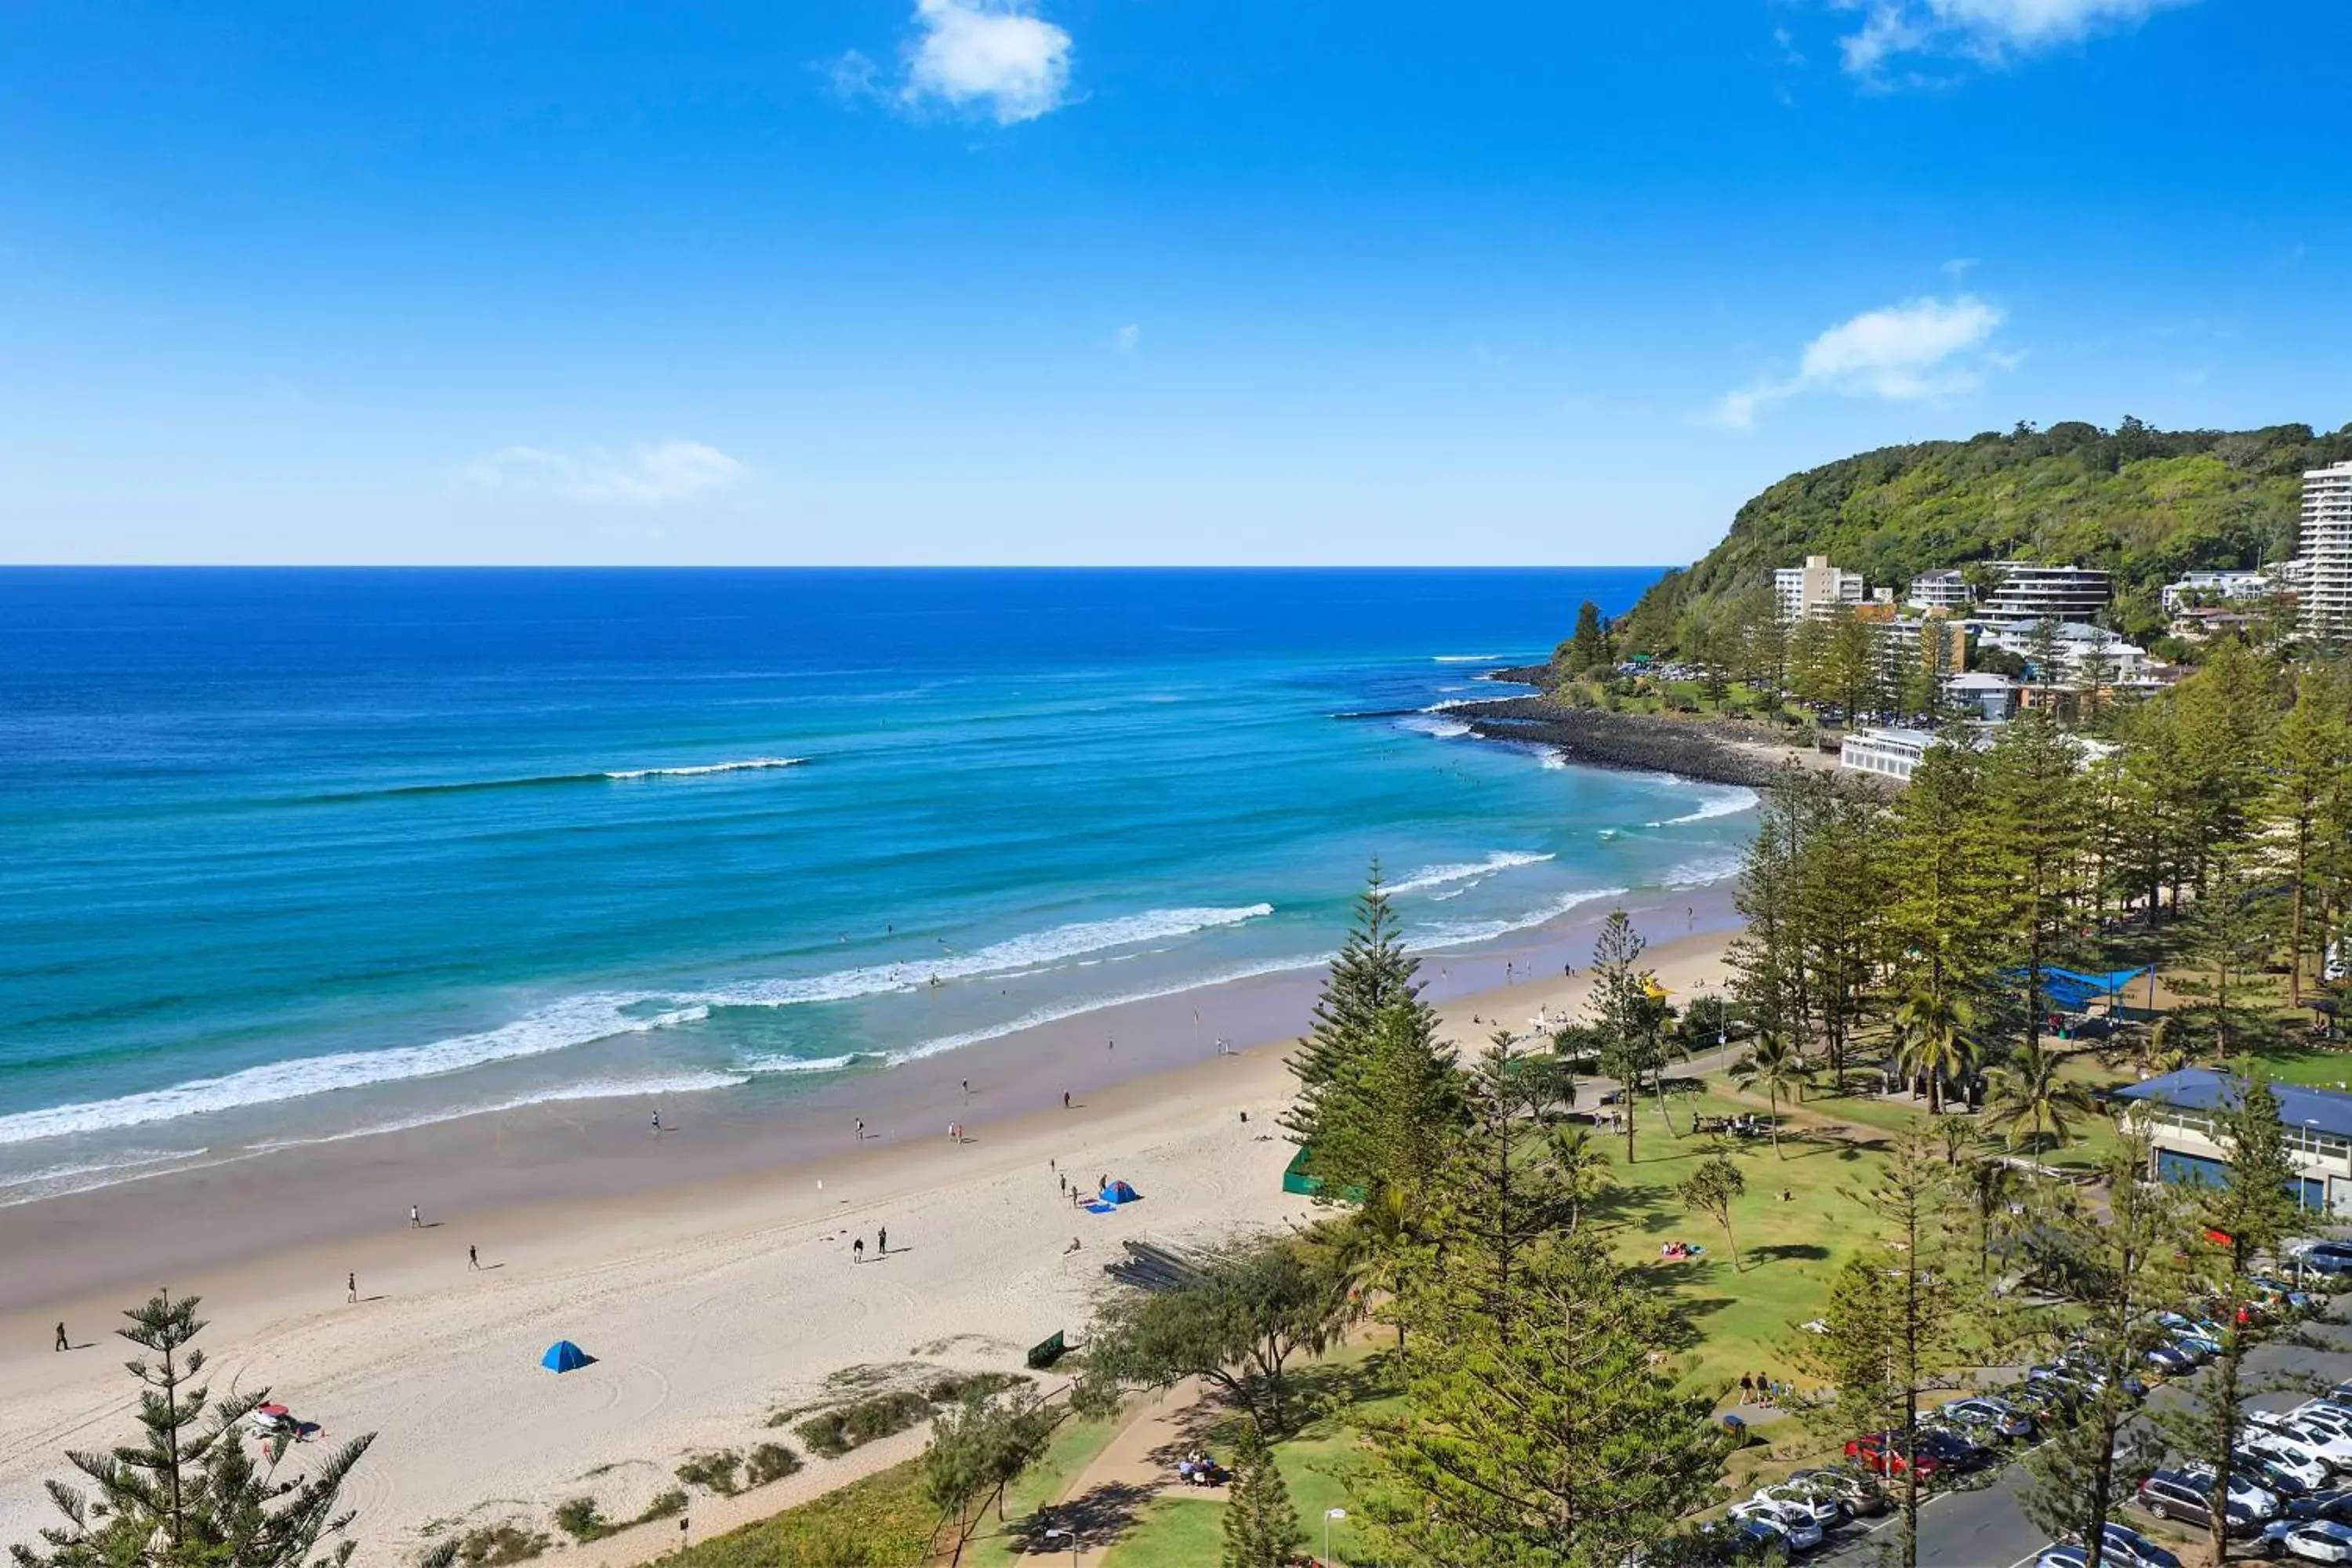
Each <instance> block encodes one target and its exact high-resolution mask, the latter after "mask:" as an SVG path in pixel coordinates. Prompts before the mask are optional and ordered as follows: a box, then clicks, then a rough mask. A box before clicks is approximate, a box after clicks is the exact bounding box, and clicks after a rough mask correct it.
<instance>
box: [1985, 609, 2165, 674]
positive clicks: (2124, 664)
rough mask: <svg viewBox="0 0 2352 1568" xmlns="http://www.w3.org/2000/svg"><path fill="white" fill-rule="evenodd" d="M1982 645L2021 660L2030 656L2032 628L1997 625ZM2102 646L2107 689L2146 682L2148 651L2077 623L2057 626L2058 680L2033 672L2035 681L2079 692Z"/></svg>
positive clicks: (1989, 629)
mask: <svg viewBox="0 0 2352 1568" xmlns="http://www.w3.org/2000/svg"><path fill="white" fill-rule="evenodd" d="M1983 642H1984V646H1986V647H1997V648H2004V649H2006V650H2008V651H2009V652H2011V653H2013V654H2016V655H2017V656H2018V657H2019V658H2027V659H2030V658H2032V657H2033V642H2034V627H2033V626H1987V627H1985V628H1984V636H1983ZM2101 647H2104V648H2105V656H2106V662H2107V668H2108V669H2109V670H2110V671H2111V672H2112V673H2110V674H2109V675H2108V676H2107V679H2106V680H2105V684H2106V685H2107V686H2109V687H2116V686H2141V685H2145V684H2147V680H2148V673H2147V649H2146V648H2144V647H2138V646H2137V645H2136V644H2133V643H2127V642H2126V641H2124V639H2123V638H2121V637H2117V636H2116V634H2115V633H2113V632H2111V631H2109V630H2107V629H2106V627H2105V626H2084V624H2083V623H2081V622H2080V621H2061V622H2060V623H2059V624H2058V660H2059V665H2060V668H2059V669H2058V671H2057V679H2055V680H2054V681H2053V680H2050V679H2049V677H2048V676H2047V675H2045V674H2044V672H2042V671H2041V670H2038V669H2037V670H2035V671H2034V672H2033V674H2034V678H2035V679H2037V680H2042V681H2046V682H2048V683H2049V684H2052V685H2058V686H2064V687H2068V688H2071V689H2077V690H2079V689H2081V688H2082V687H2084V685H2086V684H2088V682H2087V681H2086V679H2084V673H2083V672H2084V666H2085V665H2086V664H2089V663H2092V662H2095V660H2096V658H2098V650H2099V649H2100V648H2101Z"/></svg>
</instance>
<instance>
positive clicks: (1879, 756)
mask: <svg viewBox="0 0 2352 1568" xmlns="http://www.w3.org/2000/svg"><path fill="white" fill-rule="evenodd" d="M1935 743H1936V737H1935V736H1933V735H1931V734H1929V733H1928V732H1927V731H1925V730H1897V729H1892V728H1888V729H1874V730H1856V731H1853V732H1851V733H1850V734H1848V735H1847V736H1846V738H1845V743H1844V744H1843V745H1842V746H1841V747H1839V749H1838V766H1840V767H1842V768H1852V769H1853V771H1854V772H1856V773H1875V774H1877V775H1878V776H1879V777H1880V778H1883V779H1893V780H1894V781H1895V783H1897V784H1909V783H1910V782H1911V775H1912V773H1915V772H1916V771H1917V769H1918V766H1919V759H1920V758H1921V757H1924V756H1926V755H1927V748H1928V747H1930V746H1932V745H1934V744H1935Z"/></svg>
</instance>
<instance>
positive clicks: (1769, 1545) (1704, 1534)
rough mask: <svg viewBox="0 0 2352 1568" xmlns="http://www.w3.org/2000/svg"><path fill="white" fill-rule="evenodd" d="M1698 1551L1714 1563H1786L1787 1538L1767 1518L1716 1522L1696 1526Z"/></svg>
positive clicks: (1785, 1533)
mask: <svg viewBox="0 0 2352 1568" xmlns="http://www.w3.org/2000/svg"><path fill="white" fill-rule="evenodd" d="M1696 1542H1697V1545H1698V1549H1699V1551H1700V1552H1701V1553H1703V1554H1704V1556H1705V1557H1706V1559H1708V1560H1711V1561H1714V1562H1717V1563H1786V1562H1788V1561H1789V1536H1788V1532H1787V1531H1783V1530H1782V1529H1781V1528H1780V1526H1779V1525H1777V1524H1774V1523H1773V1522H1772V1521H1770V1520H1769V1519H1718V1520H1713V1521H1709V1522H1707V1523H1706V1524H1702V1525H1700V1526H1699V1527H1698V1531H1697V1535H1696Z"/></svg>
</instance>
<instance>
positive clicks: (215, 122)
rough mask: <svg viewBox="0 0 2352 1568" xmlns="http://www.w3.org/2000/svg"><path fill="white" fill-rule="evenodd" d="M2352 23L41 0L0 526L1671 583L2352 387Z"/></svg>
mask: <svg viewBox="0 0 2352 1568" xmlns="http://www.w3.org/2000/svg"><path fill="white" fill-rule="evenodd" d="M2347 56H2352V5H2342V4H2337V3H2336V0H2170V3H2165V0H1675V3H1672V4H1653V5H1599V4H1593V3H1590V0H1553V3H1551V4H1549V5H1473V6H1446V7H1437V6H1431V5H1425V4H1424V5H1399V4H1384V3H1358V4H1354V5H1337V4H1330V3H1328V0H1279V3H1269V0H1026V3H1018V4H1016V3H1013V0H821V3H820V0H802V3H799V4H793V3H791V0H781V3H780V0H767V3H764V4H742V3H738V0H667V3H665V4H662V5H614V4H598V3H595V0H572V3H568V4H564V5H545V4H537V3H534V0H499V3H498V4H492V5H485V4H481V3H480V0H469V3H467V4H463V5H458V4H445V3H441V0H411V3H408V4H404V5H397V6H391V5H317V4H315V3H313V0H306V3H303V4H293V3H284V4H278V3H274V0H273V3H268V4H261V3H248V4H245V5H238V6H235V7H219V6H215V7H205V6H190V5H176V4H175V5H166V4H152V5H141V4H131V3H119V4H113V5H103V6H84V5H65V4H52V3H48V0H27V3H26V4H20V5H9V6H5V7H0V482H5V489H0V559H5V560H11V561H19V562H26V561H31V562H42V561H97V562H133V561H205V562H215V561H216V562H332V563H340V562H449V563H474V562H549V563H572V562H614V563H633V562H648V563H734V562H745V563H836V562H873V563H919V562H945V563H967V562H969V563H993V562H1008V563H1010V562H1019V563H1035V562H1043V563H1097V562H1103V563H1157V562H1172V563H1203V562H1239V563H1257V562H1265V563H1394V562H1443V563H1522V562H1524V563H1657V562H1669V561H1679V560H1687V559H1689V558H1691V557H1693V556H1695V555H1696V554H1697V553H1699V552H1702V551H1704V550H1705V549H1706V547H1707V546H1708V545H1709V544H1710V543H1711V542H1713V541H1714V540H1715V539H1716V538H1717V536H1718V535H1719V534H1720V532H1721V531H1722V530H1723V528H1724V526H1725V525H1726V524H1727V522H1728V521H1729V518H1730V515H1731V512H1732V511H1733V510H1734V509H1735V508H1736V507H1737V506H1738V503H1739V502H1740V501H1741V500H1743V499H1745V498H1746V497H1747V496H1748V495H1749V494H1751V493H1753V492H1754V491H1755V490H1756V489H1759V488H1760V487H1761V486H1763V485H1764V484H1767V483H1769V482H1770V481H1771V480H1772V479H1776V478H1778V477H1780V475H1781V474H1783V473H1786V472H1788V471H1790V470H1791V469H1794V468H1802V467H1804V466H1807V465H1809V464H1811V463H1815V462H1820V461H1822V460H1826V459H1828V458H1834V457H1838V456H1842V455H1843V454H1845V453H1847V452H1850V451H1853V450H1856V449H1859V448H1863V447H1872V446H1876V445H1881V444H1885V443H1888V442H1893V441H1900V440H1908V439H1915V438H1920V437H1945V436H1966V435H1968V434H1969V433H1971V432H1974V431H1977V430H1980V429H1986V428H1993V427H2006V426H2009V425H2011V424H2012V423H2014V422H2015V421H2017V420H2019V419H2031V420H2034V421H2037V422H2042V423H2047V422H2051V421H2054V420H2058V419H2065V418H2088V419H2094V420H2096V421H2098V422H2100V423H2103V424H2112V423H2113V422H2114V421H2115V420H2116V418H2117V417H2119V416H2122V415H2125V414H2126V413H2129V414H2137V415H2138V416H2141V417H2142V418H2146V419H2148V420H2150V421H2152V422H2155V423H2158V424H2161V425H2166V426H2189V425H2214V426H2250V425H2258V424H2268V423H2276V422H2281V421H2288V420H2300V421H2304V422H2307V423H2311V424H2314V425H2317V426H2323V427H2332V426H2337V425H2341V424H2343V423H2345V422H2346V421H2347V420H2352V202H2347V199H2346V197H2345V195H2344V191H2343V179H2344V160H2345V156H2346V149H2347V146H2352V105H2347V100H2346V98H2345V96H2344V93H2343V91H2342V87H2341V72H2342V69H2343V61H2344V60H2345V59H2346V58H2347Z"/></svg>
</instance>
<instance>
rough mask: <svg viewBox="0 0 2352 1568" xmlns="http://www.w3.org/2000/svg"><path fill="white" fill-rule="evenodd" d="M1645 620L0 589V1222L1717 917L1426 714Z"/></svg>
mask: <svg viewBox="0 0 2352 1568" xmlns="http://www.w3.org/2000/svg"><path fill="white" fill-rule="evenodd" d="M1653 576H1654V573H1650V572H1647V571H1579V570H1542V571H1538V570H1527V571H1460V572H1443V571H1426V570H1411V571H1407V570H1398V571H1353V572H1314V571H1300V572H1254V571H1212V572H1163V571H1133V572H1110V571H1053V572H1047V571H1000V572H951V571H939V572H882V571H874V572H858V571H847V572H814V571H810V572H802V571H777V572H745V571H707V572H706V571H679V572H635V571H612V572H520V571H518V572H402V571H377V572H340V571H268V572H258V571H256V572H246V571H164V570H156V571H24V570H9V571H0V1203H5V1202H7V1201H11V1200H21V1199H22V1198H25V1197H29V1196H33V1195H37V1194H45V1193H49V1192H55V1191H59V1190H66V1189H69V1188H71V1187H74V1186H78V1185H84V1184H89V1183H90V1182H92V1181H98V1180H104V1179H110V1177H112V1176H113V1175H116V1174H120V1173H123V1172H126V1171H131V1170H138V1169H154V1168H163V1167H168V1166H170V1165H173V1164H177V1163H188V1162H190V1161H194V1160H198V1159H203V1158H210V1157H219V1156H220V1155H221V1154H222V1153H223V1152H233V1151H237V1150H247V1149H251V1148H256V1147H266V1146H268V1145H270V1144H272V1143H280V1142H303V1141H309V1140H312V1139H317V1138H322V1137H335V1136H342V1135H348V1134H349V1133H351V1132H353V1131H361V1130H365V1129H370V1128H376V1127H386V1126H396V1125H409V1124H415V1123H419V1122H422V1121H431V1120H434V1119H436V1118H440V1117H446V1116H451V1115H457V1114H461V1113H463V1112H465V1111H467V1110H476V1109H480V1108H482V1107H485V1106H492V1105H514V1104H523V1103H530V1102H532V1101H536V1100H548V1099H554V1098H568V1097H590V1096H606V1095H618V1094H626V1095H644V1096H651V1095H654V1094H663V1095H672V1096H674V1095H679V1094H688V1093H692V1092H694V1091H696V1090H698V1089H708V1090H710V1091H713V1092H726V1091H730V1090H747V1089H750V1088H751V1086H755V1085H762V1084H764V1085H770V1086H774V1085H782V1084H786V1083H789V1082H793V1081H799V1082H807V1081H813V1080H814V1075H817V1074H821V1073H825V1072H833V1071H870V1070H877V1069H880V1068H887V1064H888V1062H890V1061H891V1060H894V1059H898V1058H903V1057H904V1056H906V1055H907V1054H909V1053H923V1052H930V1051H938V1050H943V1049H952V1048H954V1047H956V1046H958V1045H960V1044H962V1043H965V1042H969V1041H971V1040H973V1039H977V1038H984V1037H991V1036H995V1035H1001V1034H1003V1033H1005V1032H1007V1031H1009V1030H1011V1029H1013V1028H1014V1027H1017V1026H1020V1025H1022V1024H1023V1023H1024V1022H1034V1021H1036V1020H1040V1019H1045V1018H1052V1017H1058V1016H1068V1015H1070V1014H1072V1013H1074V1012H1077V1011H1082V1010H1084V1009H1086V1008H1087V1007H1089V1006H1093V1005H1100V1004H1102V1003H1104V1002H1106V1001H1109V1000H1116V999H1119V998H1125V997H1133V996H1139V995H1147V994H1157V993H1162V992H1167V991H1171V990H1175V989H1180V988H1182V987H1184V986H1187V985H1191V984H1199V983H1201V982H1202V981H1204V980H1209V979H1213V978H1217V977H1221V976H1227V975H1234V974H1240V973H1251V972H1254V971H1263V970H1266V969H1270V968H1275V967H1281V966H1286V965H1292V964H1297V963H1303V962H1308V961H1311V960H1313V959H1315V958H1317V957H1318V956H1319V955H1321V954H1323V953H1325V952H1328V951H1329V950H1330V948H1331V947H1332V945H1333V944H1334V943H1335V942H1336V941H1337V938H1338V935H1339V931H1341V930H1342V928H1343V926H1344V922H1345V920H1346V915H1347V905H1348V902H1349V899H1350V898H1351V897H1352V895H1353V894H1354V892H1355V890H1356V889H1357V888H1358V886H1359V885H1360V881H1361V879H1362V874H1363V871H1364V869H1365V868H1366V866H1367V865H1368V863H1369V862H1370V860H1371V859H1372V858H1373V857H1375V856H1378V857H1379V858H1381V861H1382V862H1383V864H1384V866H1385V867H1386V868H1387V872H1388V875H1389V876H1390V878H1391V880H1392V881H1393V882H1394V884H1395V886H1396V890H1397V893H1398V901H1399V905H1400V908H1401V910H1402V913H1403V914H1404V916H1405V918H1406V920H1407V921H1408V926H1409V931H1410V932H1411V934H1412V940H1413V941H1414V942H1416V944H1417V945H1420V946H1423V947H1424V948H1427V949H1429V950H1432V951H1442V950H1444V949H1445V948H1447V947H1451V946H1460V945H1463V944H1466V943H1471V942H1477V941H1480V940H1482V939H1486V938H1491V937H1494V936H1496V935H1497V934H1499V933H1502V932H1505V931H1510V930H1516V929H1524V928H1526V927H1528V926H1530V925H1533V924H1537V923H1539V922H1541V921H1545V920H1547V919H1549V918H1553V917H1555V916H1557V915H1558V914H1559V913H1560V912H1562V911H1564V910H1568V909H1570V908H1572V907H1574V906H1575V905H1576V904H1578V903H1579V902H1581V901H1589V900H1593V899H1596V898H1600V897H1605V896H1608V894H1609V893H1610V892H1611V891H1612V890H1613V889H1640V888H1643V887H1661V886H1670V885H1682V884H1688V883H1692V882H1696V881H1704V880H1708V879H1714V878H1716V877H1717V876H1720V875H1722V874H1723V873H1724V872H1725V870H1726V869H1727V868H1728V866H1729V865H1730V863H1731V862H1732V860H1733V859H1734V858H1735V857H1736V854H1737V849H1738V844H1739V843H1740V842H1741V841H1742V840H1743V839H1744V837H1745V836H1746V833H1747V830H1748V816H1747V813H1746V810H1745V808H1746V806H1748V805H1750V804H1752V797H1749V796H1748V795H1747V793H1746V792H1745V791H1739V790H1731V789H1726V788H1723V787H1720V786H1714V785H1705V784H1691V783H1688V782H1685V781H1681V780H1675V779H1670V778H1664V777H1653V776H1648V775H1639V774H1629V773H1607V772H1599V771H1592V770H1587V769H1582V768H1573V767H1562V766H1560V765H1559V764H1558V763H1557V761H1556V759H1552V758H1549V757H1545V756H1540V755H1538V754H1537V753H1535V752H1530V751H1526V750H1521V749H1517V748H1511V747H1505V746H1496V745H1491V744H1487V743H1484V742H1475V741H1472V740H1468V739H1465V738H1463V737H1462V727H1461V726H1460V725H1459V723H1458V722H1455V721H1453V720H1451V719H1449V718H1448V717H1447V716H1446V714H1445V712H1444V706H1443V705H1444V704H1445V703H1447V702H1450V701H1456V700H1463V699H1465V698H1475V697H1477V696H1482V695H1495V694H1497V689H1496V688H1493V687H1491V686H1486V685H1484V684H1482V683H1478V682H1476V681H1475V676H1476V675H1477V673H1478V672H1479V671H1480V670H1481V669H1484V668H1491V667H1492V666H1493V665H1494V664H1495V663H1496V662H1499V661H1502V660H1505V659H1509V658H1528V657H1536V656H1539V655H1541V654H1542V653H1543V651H1544V650H1546V649H1548V648H1549V646H1550V645H1551V643H1552V642H1553V641H1554V640H1556V639H1557V638H1558V637H1560V636H1562V635H1564V633H1565V632H1566V631H1567V630H1568V628H1569V627H1570V625H1571V624H1572V622H1573V619H1574V615H1575V610H1576V606H1577V604H1578V602H1579V601H1580V599H1583V598H1586V597H1591V598H1593V599H1595V600H1597V601H1599V602H1600V603H1601V605H1602V606H1603V607H1604V608H1605V609H1609V610H1612V611H1614V610H1619V609H1622V608H1623V607H1624V606H1626V605H1629V604H1630V603H1631V602H1632V601H1633V598H1634V597H1635V596H1636V595H1638V594H1639V592H1640V590H1641V589H1642V587H1643V585H1645V584H1646V583H1647V582H1648V581H1649V580H1650V579H1651V578H1652V577H1653ZM1342 715H1376V716H1372V717H1364V716H1354V717H1342ZM935 982H936V983H935Z"/></svg>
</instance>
